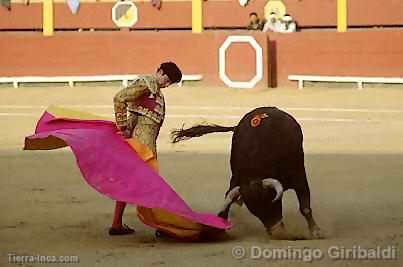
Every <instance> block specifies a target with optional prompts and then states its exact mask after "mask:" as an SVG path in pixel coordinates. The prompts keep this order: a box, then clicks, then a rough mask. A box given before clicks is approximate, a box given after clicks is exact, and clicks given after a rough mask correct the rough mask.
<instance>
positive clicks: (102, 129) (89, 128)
mask: <svg viewBox="0 0 403 267" xmlns="http://www.w3.org/2000/svg"><path fill="white" fill-rule="evenodd" d="M49 138H50V139H53V141H54V142H53V143H54V145H53V146H52V147H49V146H48V147H47V148H44V147H43V146H41V142H44V140H46V139H49ZM66 145H68V146H70V147H71V149H72V151H73V153H74V155H75V157H76V160H77V164H78V166H79V168H80V171H81V173H82V175H83V176H84V178H85V180H86V181H87V183H88V184H89V185H91V186H92V187H93V188H94V189H95V190H97V191H98V192H100V193H102V194H104V195H106V196H108V197H110V198H111V199H114V200H119V201H124V202H127V203H130V204H135V205H138V206H143V207H147V208H160V209H164V210H167V211H169V212H172V213H174V214H177V215H180V216H183V217H185V218H188V219H190V220H192V221H194V222H197V223H200V224H203V225H206V226H210V227H214V228H218V229H229V228H230V227H231V223H230V222H228V221H227V220H224V219H222V218H220V217H217V216H216V215H213V214H207V213H199V212H195V211H193V210H192V209H191V208H190V207H189V206H188V205H187V204H186V202H185V201H184V200H183V199H182V198H181V197H180V196H179V195H178V194H177V193H176V192H175V191H174V190H173V189H172V187H171V186H170V185H169V184H168V183H167V182H166V181H165V180H164V178H162V177H161V176H160V175H159V174H158V173H157V172H156V171H154V170H153V169H152V168H151V167H150V166H149V165H148V164H147V163H146V162H144V161H143V160H142V159H141V158H140V157H139V156H138V154H137V153H136V152H135V151H134V150H133V149H132V147H130V145H129V144H128V143H127V141H126V140H125V139H124V138H123V137H121V136H120V135H118V134H117V128H116V125H115V123H114V122H111V121H107V120H82V119H70V118H56V117H55V116H53V115H52V114H51V113H50V112H48V111H46V112H44V114H43V115H42V117H41V118H40V120H39V121H38V124H37V127H36V130H35V134H34V135H31V136H28V137H26V140H25V147H24V149H54V148H60V147H63V146H66Z"/></svg>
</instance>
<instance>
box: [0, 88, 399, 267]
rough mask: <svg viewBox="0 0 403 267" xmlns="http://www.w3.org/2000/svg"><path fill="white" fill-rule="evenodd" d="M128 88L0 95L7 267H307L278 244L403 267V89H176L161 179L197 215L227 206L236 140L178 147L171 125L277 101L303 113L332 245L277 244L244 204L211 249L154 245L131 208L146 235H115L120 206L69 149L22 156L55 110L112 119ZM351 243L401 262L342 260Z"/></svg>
mask: <svg viewBox="0 0 403 267" xmlns="http://www.w3.org/2000/svg"><path fill="white" fill-rule="evenodd" d="M118 89H119V86H104V85H92V86H78V87H75V88H68V87H64V86H59V85H58V86H53V85H52V86H49V85H46V86H35V87H33V86H23V87H21V88H18V89H13V88H10V87H5V86H2V87H0V125H1V128H0V137H1V139H0V179H1V184H0V214H1V215H0V254H1V257H0V266H40V265H42V264H38V263H29V264H25V263H24V264H22V263H19V264H17V263H10V262H9V256H7V254H16V255H37V254H40V255H57V256H59V255H77V256H78V257H79V259H80V264H71V265H72V266H95V265H97V266H193V267H195V266H209V267H213V266H220V267H222V266H235V265H241V264H242V266H268V265H270V266H302V265H305V264H306V263H305V261H304V259H300V260H292V259H278V260H274V259H267V258H268V257H269V256H270V255H269V254H270V252H271V251H273V249H278V248H287V249H290V250H297V249H300V250H302V249H304V250H305V251H308V252H309V250H308V249H309V248H311V249H317V250H320V252H321V253H322V254H323V258H322V259H314V260H313V262H312V263H313V264H312V265H313V266H329V265H331V266H366V267H369V266H374V267H375V266H403V261H402V249H401V247H402V242H403V208H402V207H403V197H402V195H403V194H402V191H403V87H382V88H381V87H378V88H374V87H372V88H366V89H364V90H356V89H353V88H343V87H339V88H336V87H333V88H320V87H318V86H315V87H311V88H307V89H304V90H303V91H299V90H297V89H290V88H288V89H287V88H283V89H276V90H267V91H262V90H248V91H245V90H232V89H227V88H204V87H200V86H197V85H188V86H185V87H183V88H176V87H173V88H167V89H166V90H165V95H166V102H167V119H166V121H165V124H164V126H163V129H162V131H161V135H160V139H159V143H158V149H159V155H160V163H161V167H162V175H163V176H164V177H166V179H167V180H168V181H169V182H170V183H171V185H172V186H173V187H174V188H175V189H176V190H177V191H178V192H179V193H180V194H181V195H182V196H183V197H184V199H186V200H187V201H188V203H190V205H191V206H192V207H193V208H194V209H195V210H198V211H209V212H214V213H215V212H216V211H217V210H218V208H219V207H220V206H221V204H222V200H223V194H224V192H225V190H226V189H227V185H228V182H229V176H230V170H229V149H230V141H231V134H214V135H209V136H205V137H203V138H196V139H193V140H190V141H187V142H184V143H181V144H177V145H172V144H170V143H169V131H170V130H171V129H173V128H175V127H180V126H181V125H182V123H186V125H188V126H190V125H192V124H194V123H197V122H203V121H208V122H214V123H218V124H224V125H234V124H236V123H237V121H238V120H239V118H240V116H241V115H243V114H244V113H246V112H247V111H249V110H250V109H252V108H254V107H257V106H272V105H275V106H278V107H280V108H282V109H285V110H286V111H288V112H289V113H291V114H292V115H294V116H295V117H296V118H297V119H298V120H299V122H300V123H301V125H302V127H303V131H304V135H305V141H304V147H305V152H306V168H307V172H308V179H309V182H310V187H311V192H312V207H313V211H314V216H315V217H316V220H317V222H318V223H319V225H320V226H321V227H322V228H323V230H324V232H325V234H326V239H324V240H304V241H274V240H270V239H269V237H268V236H267V234H266V233H265V230H264V228H263V226H262V225H261V224H260V223H259V222H258V220H257V219H256V218H255V217H253V216H252V215H250V214H249V213H248V211H247V210H246V208H245V207H243V208H242V209H240V208H238V209H234V211H233V212H232V215H231V218H232V221H233V223H234V228H233V229H232V230H231V231H229V234H228V238H227V239H225V240H222V241H220V242H209V243H184V242H179V241H176V240H163V239H155V237H154V231H153V230H152V229H150V228H148V227H146V226H145V225H143V224H141V223H140V222H139V220H138V219H137V217H136V215H135V209H134V208H133V207H130V206H129V207H128V208H127V210H126V214H125V218H124V220H125V222H126V223H128V224H129V225H130V226H131V227H133V228H135V229H136V234H135V235H131V236H123V237H110V236H108V234H107V229H108V227H109V225H110V223H111V220H112V213H113V207H114V202H113V201H112V200H110V199H108V198H106V197H104V196H102V195H100V194H98V193H97V192H95V190H93V189H92V188H90V187H89V186H88V185H87V184H86V183H85V181H84V179H83V178H82V177H81V175H80V173H79V170H78V167H77V166H76V164H75V159H74V157H73V154H72V153H71V151H70V150H69V149H61V150H56V151H22V146H23V140H24V137H25V136H26V135H29V134H31V133H33V131H34V127H35V124H36V121H37V119H38V117H39V116H40V114H41V113H42V111H43V110H44V109H45V108H46V107H47V106H48V105H62V106H66V107H70V108H75V109H79V110H85V111H90V112H93V113H97V114H102V115H107V116H110V117H111V118H112V115H113V109H112V97H113V95H114V93H115V92H116V91H117V90H118ZM284 203H285V204H284V221H285V223H286V225H287V227H288V228H289V229H290V231H293V232H296V233H302V234H307V227H306V223H305V221H304V219H303V217H302V216H301V215H300V214H299V211H298V205H297V199H296V196H295V193H294V192H291V191H289V192H287V193H285V195H284ZM353 245H356V246H361V247H363V248H375V247H376V246H383V247H384V246H396V247H395V250H396V254H397V256H398V257H399V258H398V259H397V260H334V259H332V257H331V256H332V255H329V254H328V249H329V248H332V246H337V247H338V248H339V251H340V250H341V249H342V246H344V248H352V247H353ZM235 246H241V247H242V248H243V249H244V250H245V252H246V256H245V257H244V258H243V259H237V258H235V257H234V256H233V255H232V249H233V247H235ZM251 246H257V247H259V248H260V249H261V251H263V250H264V249H266V250H265V253H266V254H265V255H266V259H265V258H261V259H252V256H253V255H251V253H252V251H251ZM255 252H256V251H255ZM308 252H307V253H308ZM333 252H334V251H333ZM305 255H306V257H305V260H309V257H308V256H309V255H308V254H305ZM255 256H256V255H255ZM333 256H334V255H333ZM67 265H68V264H58V265H57V266H67Z"/></svg>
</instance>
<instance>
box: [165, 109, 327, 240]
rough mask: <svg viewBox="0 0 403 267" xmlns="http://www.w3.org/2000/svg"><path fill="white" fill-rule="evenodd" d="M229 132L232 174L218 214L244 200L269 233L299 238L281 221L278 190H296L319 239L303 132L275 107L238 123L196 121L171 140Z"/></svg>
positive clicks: (309, 225) (308, 220)
mask: <svg viewBox="0 0 403 267" xmlns="http://www.w3.org/2000/svg"><path fill="white" fill-rule="evenodd" d="M229 131H233V132H234V134H233V137H232V147H231V159H230V164H231V171H232V178H231V181H230V186H229V189H228V191H227V192H226V199H225V204H224V208H223V209H222V210H221V211H220V213H219V216H221V217H224V218H227V217H228V212H229V209H230V207H231V204H232V203H234V202H235V201H238V202H239V203H242V202H244V203H245V205H246V206H247V208H248V210H249V211H250V212H251V213H252V214H253V215H255V216H256V217H258V218H259V220H260V221H261V222H262V223H263V224H264V226H265V227H266V229H267V231H268V232H269V234H271V235H272V236H273V237H274V238H278V239H297V238H298V237H296V236H293V235H291V234H289V233H288V232H287V231H286V228H285V227H284V224H283V223H282V199H281V197H282V193H283V191H285V190H288V189H294V190H295V192H296V194H297V197H298V201H299V206H300V211H301V213H302V215H303V216H304V217H305V219H306V221H307V223H308V227H309V229H310V232H311V234H312V237H313V238H322V237H323V236H322V233H321V230H320V228H319V227H318V226H317V225H316V223H315V221H314V219H313V216H312V209H311V207H310V190H309V186H308V181H307V177H306V172H305V164H304V151H303V146H302V142H303V135H302V130H301V127H300V125H299V124H298V122H297V121H296V120H295V119H294V118H293V117H292V116H291V115H289V114H288V113H286V112H284V111H282V110H279V109H278V108H276V107H260V108H256V109H254V110H252V111H250V112H249V113H247V114H246V115H244V117H243V118H242V119H241V120H240V122H239V123H238V125H237V126H233V127H224V126H219V125H197V126H194V127H191V128H189V129H180V130H176V131H173V132H172V138H173V142H174V143H176V142H179V141H181V140H185V139H189V138H192V137H198V136H202V135H205V134H208V133H213V132H229Z"/></svg>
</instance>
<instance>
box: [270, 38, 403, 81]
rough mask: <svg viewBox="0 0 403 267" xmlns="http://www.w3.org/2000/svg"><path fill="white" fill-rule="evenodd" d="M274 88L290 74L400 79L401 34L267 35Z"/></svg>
mask: <svg viewBox="0 0 403 267" xmlns="http://www.w3.org/2000/svg"><path fill="white" fill-rule="evenodd" d="M268 36H269V39H270V41H269V47H270V49H269V51H271V53H270V54H269V58H270V62H271V65H272V77H273V82H272V85H274V86H287V85H295V82H290V81H288V75H290V74H302V75H303V74H305V75H330V76H373V77H403V30H393V31H392V30H383V31H357V32H347V33H337V32H297V33H292V34H279V33H270V34H269V35H268Z"/></svg>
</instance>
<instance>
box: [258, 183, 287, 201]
mask: <svg viewBox="0 0 403 267" xmlns="http://www.w3.org/2000/svg"><path fill="white" fill-rule="evenodd" d="M262 186H263V188H267V187H272V188H274V190H276V193H277V194H276V197H275V198H274V199H273V201H272V202H275V201H277V200H278V199H279V198H281V196H282V195H283V192H284V189H283V185H282V184H281V183H280V182H279V181H278V180H276V179H273V178H267V179H264V180H262Z"/></svg>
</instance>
